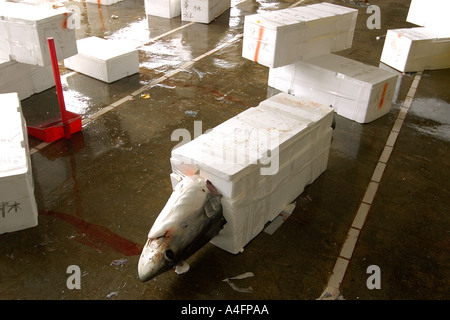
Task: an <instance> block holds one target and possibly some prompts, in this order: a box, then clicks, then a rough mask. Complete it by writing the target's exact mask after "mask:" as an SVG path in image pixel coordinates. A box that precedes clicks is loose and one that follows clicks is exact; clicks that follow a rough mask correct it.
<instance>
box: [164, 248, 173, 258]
mask: <svg viewBox="0 0 450 320" xmlns="http://www.w3.org/2000/svg"><path fill="white" fill-rule="evenodd" d="M164 257H165V258H166V260H168V261H172V260H173V251H172V250H170V249H167V250H166V252H165V253H164Z"/></svg>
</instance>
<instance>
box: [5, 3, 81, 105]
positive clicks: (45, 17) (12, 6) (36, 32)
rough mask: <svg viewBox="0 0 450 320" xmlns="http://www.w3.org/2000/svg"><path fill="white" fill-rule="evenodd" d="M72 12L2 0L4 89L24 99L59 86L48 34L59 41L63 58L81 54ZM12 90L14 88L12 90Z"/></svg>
mask: <svg viewBox="0 0 450 320" xmlns="http://www.w3.org/2000/svg"><path fill="white" fill-rule="evenodd" d="M71 15H72V13H71V12H69V11H66V10H60V9H57V10H55V9H51V8H47V7H39V6H32V5H26V4H19V3H10V2H1V3H0V72H1V73H2V74H8V79H4V78H3V77H2V80H1V81H0V92H11V91H12V92H18V93H19V97H20V99H25V98H27V97H29V96H30V95H32V94H33V93H38V92H41V91H44V90H47V89H49V88H51V87H53V86H54V85H55V83H54V79H53V74H52V66H51V60H50V54H49V49H48V44H47V37H53V38H54V40H55V47H56V53H57V56H58V58H59V59H64V58H67V57H70V56H72V55H74V54H76V53H77V47H76V40H75V30H74V29H71V28H69V26H68V21H69V19H70V18H71ZM10 90H11V91H10Z"/></svg>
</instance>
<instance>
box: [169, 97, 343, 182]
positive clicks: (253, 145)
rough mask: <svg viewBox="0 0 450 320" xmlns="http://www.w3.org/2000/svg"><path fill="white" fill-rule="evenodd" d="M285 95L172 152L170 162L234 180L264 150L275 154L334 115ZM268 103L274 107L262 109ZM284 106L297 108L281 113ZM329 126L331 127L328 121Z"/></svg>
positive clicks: (258, 158) (315, 105)
mask: <svg viewBox="0 0 450 320" xmlns="http://www.w3.org/2000/svg"><path fill="white" fill-rule="evenodd" d="M286 95H287V94H285V93H280V94H278V95H277V96H274V97H272V98H271V99H272V100H271V99H268V100H269V101H267V100H266V101H265V105H264V106H263V104H261V106H262V107H261V108H259V107H256V108H249V109H247V110H245V111H244V112H242V113H240V114H238V115H237V116H235V117H233V118H231V119H229V120H227V121H225V122H223V123H222V124H220V125H218V126H217V127H215V128H214V129H212V130H211V131H210V132H208V133H206V134H203V135H201V136H199V137H197V138H196V139H194V140H192V141H191V142H188V143H186V144H184V145H182V146H180V147H178V148H176V149H174V150H172V159H173V160H174V161H181V162H183V163H185V164H194V165H196V166H197V167H198V168H199V169H204V170H207V171H210V172H211V173H213V174H215V175H216V176H218V177H221V178H223V179H226V180H234V179H237V178H238V177H240V176H241V175H243V174H245V173H246V172H247V171H248V170H250V169H251V164H252V165H257V161H258V160H261V159H262V157H263V156H264V154H265V153H266V152H267V150H274V149H275V148H276V147H278V146H280V145H282V144H283V143H285V142H286V141H288V140H289V139H291V138H293V137H294V136H296V135H298V134H300V133H301V132H302V131H304V130H309V129H308V128H310V127H311V126H312V125H313V124H314V123H316V122H318V121H320V120H321V119H322V118H323V117H324V116H326V115H328V114H332V113H333V111H334V110H333V109H332V108H330V107H326V106H323V105H319V104H317V103H313V102H308V101H306V100H304V99H301V98H299V97H294V96H290V95H287V96H289V97H287V96H286ZM300 101H301V103H300ZM271 102H272V103H274V104H277V105H276V106H274V107H273V108H267V107H265V106H266V105H270V104H271ZM286 103H289V104H292V103H296V104H295V105H293V106H290V107H287V108H285V109H283V110H281V109H280V107H279V105H280V104H281V105H283V104H286ZM277 107H278V109H277ZM302 109H303V110H302ZM329 122H330V125H331V118H330V119H329ZM255 152H256V153H255ZM228 155H232V157H231V159H229V158H226V156H228ZM233 156H234V157H233ZM225 158H226V159H225ZM239 160H240V161H239Z"/></svg>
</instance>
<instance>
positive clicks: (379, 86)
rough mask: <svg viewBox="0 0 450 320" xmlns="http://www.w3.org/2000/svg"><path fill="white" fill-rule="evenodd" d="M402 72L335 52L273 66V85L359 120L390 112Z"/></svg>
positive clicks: (372, 118) (364, 120)
mask: <svg viewBox="0 0 450 320" xmlns="http://www.w3.org/2000/svg"><path fill="white" fill-rule="evenodd" d="M398 77H399V75H398V74H397V73H394V72H391V71H387V70H383V69H381V68H379V67H375V66H371V65H366V64H364V63H361V62H359V61H355V60H352V59H349V58H345V57H342V56H339V55H335V54H329V55H325V56H320V57H317V58H314V59H309V60H306V61H299V62H296V63H294V64H291V65H287V66H284V67H279V68H272V69H271V70H270V72H269V86H271V87H274V88H276V89H278V90H281V91H284V92H289V93H293V94H294V95H297V96H302V97H305V98H308V99H311V100H313V101H317V102H319V103H322V104H325V105H332V106H333V108H334V109H335V110H336V113H337V114H339V115H341V116H343V117H345V118H348V119H352V120H354V121H356V122H359V123H368V122H371V121H373V120H375V119H378V118H380V117H381V116H383V115H385V114H387V113H389V111H390V110H391V107H392V101H393V100H394V93H395V89H396V86H397V80H398Z"/></svg>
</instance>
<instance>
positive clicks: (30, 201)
mask: <svg viewBox="0 0 450 320" xmlns="http://www.w3.org/2000/svg"><path fill="white" fill-rule="evenodd" d="M0 113H1V115H2V116H1V117H0V234H2V233H5V232H13V231H18V230H22V229H26V228H31V227H34V226H36V225H37V224H38V212H37V205H36V199H35V196H34V183H33V176H32V172H31V162H30V155H29V152H28V136H27V128H26V123H25V119H24V118H23V115H22V110H21V107H20V100H19V97H18V95H17V93H5V94H0Z"/></svg>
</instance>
